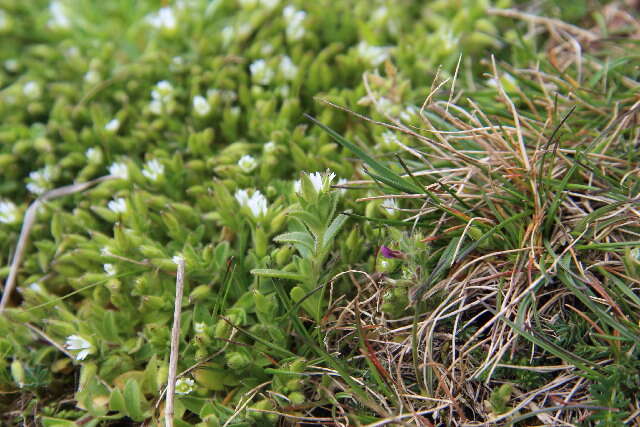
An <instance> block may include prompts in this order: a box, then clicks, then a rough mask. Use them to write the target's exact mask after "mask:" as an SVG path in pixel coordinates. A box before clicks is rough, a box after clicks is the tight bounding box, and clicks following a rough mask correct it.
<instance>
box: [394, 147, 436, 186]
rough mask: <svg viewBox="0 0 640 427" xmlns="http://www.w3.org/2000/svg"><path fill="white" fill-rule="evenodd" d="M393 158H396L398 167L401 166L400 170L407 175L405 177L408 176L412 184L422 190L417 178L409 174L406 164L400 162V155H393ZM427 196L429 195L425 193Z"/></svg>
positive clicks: (402, 161)
mask: <svg viewBox="0 0 640 427" xmlns="http://www.w3.org/2000/svg"><path fill="white" fill-rule="evenodd" d="M394 157H395V158H396V160H397V161H398V163H400V166H402V169H404V171H405V172H406V173H407V175H409V178H411V180H412V181H413V183H414V184H415V185H417V186H418V187H420V188H424V185H422V184H421V183H420V181H418V178H416V177H415V175H414V174H413V173H411V170H409V167H408V166H407V164H406V163H405V162H404V160H402V157H400V155H398V154H394ZM427 194H429V193H427Z"/></svg>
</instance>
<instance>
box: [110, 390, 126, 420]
mask: <svg viewBox="0 0 640 427" xmlns="http://www.w3.org/2000/svg"><path fill="white" fill-rule="evenodd" d="M109 409H111V410H112V411H117V412H122V413H123V414H126V412H127V408H126V406H125V404H124V397H123V396H122V392H121V391H120V389H117V388H116V389H114V390H113V391H112V392H111V397H110V398H109Z"/></svg>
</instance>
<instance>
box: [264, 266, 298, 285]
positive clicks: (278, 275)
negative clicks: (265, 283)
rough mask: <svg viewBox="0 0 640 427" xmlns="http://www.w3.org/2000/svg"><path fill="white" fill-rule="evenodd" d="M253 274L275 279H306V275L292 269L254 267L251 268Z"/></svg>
mask: <svg viewBox="0 0 640 427" xmlns="http://www.w3.org/2000/svg"><path fill="white" fill-rule="evenodd" d="M251 274H255V275H256V276H261V277H271V278H275V279H287V280H295V281H298V282H302V281H304V280H305V276H304V275H303V274H299V273H292V272H290V271H284V270H275V269H271V268H254V269H253V270H251Z"/></svg>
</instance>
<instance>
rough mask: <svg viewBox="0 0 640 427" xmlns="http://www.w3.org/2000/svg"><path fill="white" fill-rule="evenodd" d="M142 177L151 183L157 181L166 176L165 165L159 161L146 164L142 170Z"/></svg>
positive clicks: (154, 160) (152, 160) (153, 160)
mask: <svg viewBox="0 0 640 427" xmlns="http://www.w3.org/2000/svg"><path fill="white" fill-rule="evenodd" d="M142 175H144V176H145V177H146V178H147V179H149V180H150V181H154V182H155V181H157V180H158V179H160V177H161V176H162V175H164V165H163V164H162V163H160V162H159V161H158V160H157V159H151V160H149V161H148V162H147V163H145V165H144V168H143V169H142Z"/></svg>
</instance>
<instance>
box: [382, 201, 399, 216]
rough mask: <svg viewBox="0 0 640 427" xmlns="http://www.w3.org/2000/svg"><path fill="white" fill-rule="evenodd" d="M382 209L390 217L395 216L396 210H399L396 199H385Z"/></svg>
mask: <svg viewBox="0 0 640 427" xmlns="http://www.w3.org/2000/svg"><path fill="white" fill-rule="evenodd" d="M382 207H383V208H384V209H385V210H386V211H387V213H388V214H389V215H393V214H394V213H395V212H396V209H398V203H397V202H396V199H384V202H382Z"/></svg>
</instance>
